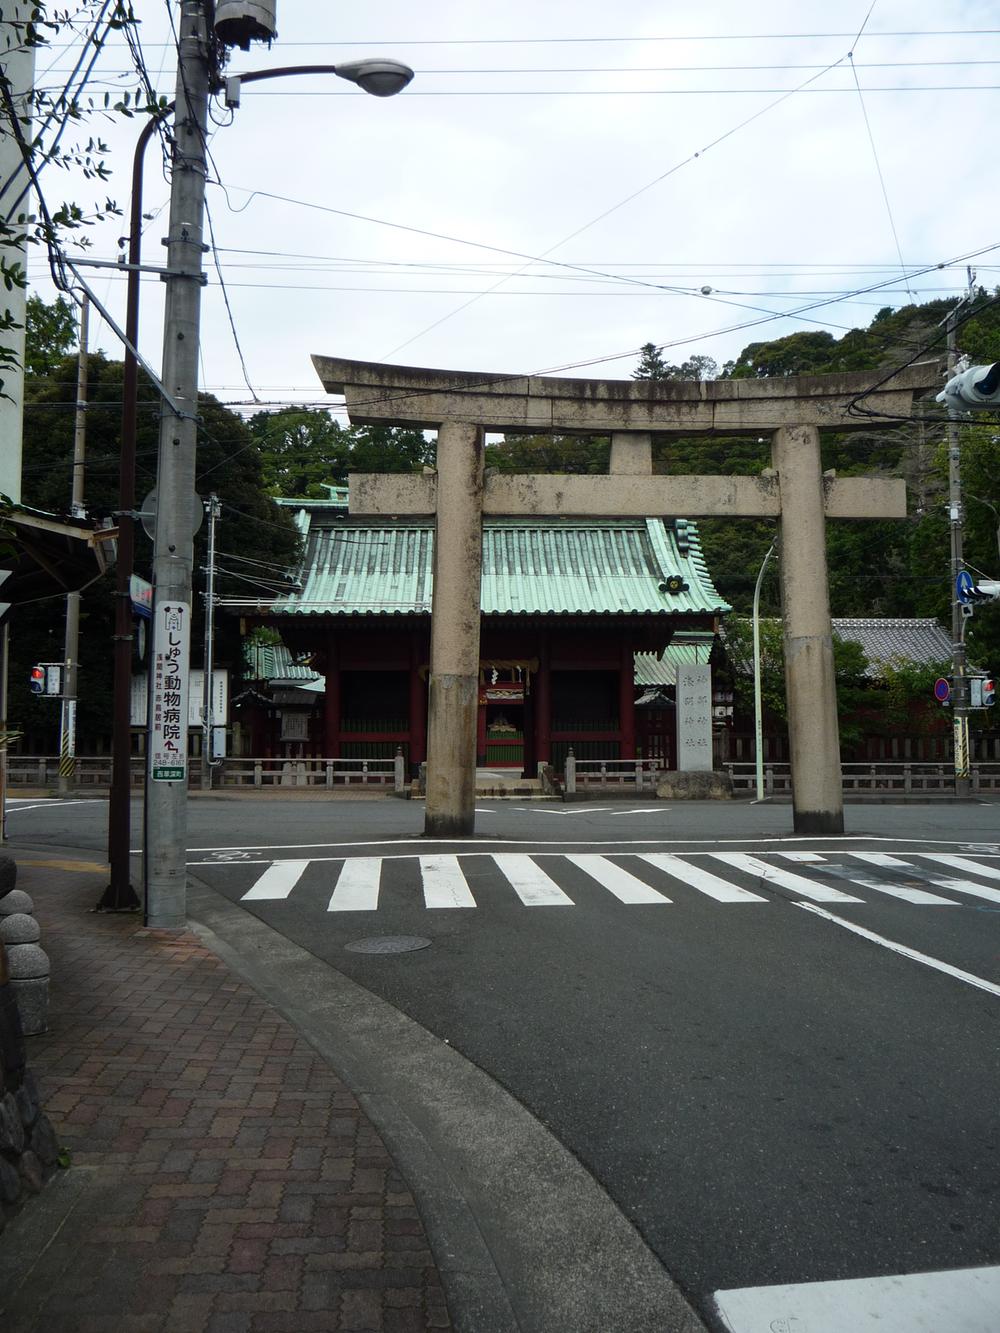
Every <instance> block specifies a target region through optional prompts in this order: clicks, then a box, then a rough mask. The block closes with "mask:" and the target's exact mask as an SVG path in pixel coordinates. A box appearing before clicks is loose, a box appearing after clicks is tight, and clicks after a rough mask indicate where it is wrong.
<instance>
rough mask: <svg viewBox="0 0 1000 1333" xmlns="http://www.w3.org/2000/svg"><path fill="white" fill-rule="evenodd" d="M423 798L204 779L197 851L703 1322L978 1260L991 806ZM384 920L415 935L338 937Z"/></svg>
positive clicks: (89, 824) (988, 1183) (991, 1146)
mask: <svg viewBox="0 0 1000 1333" xmlns="http://www.w3.org/2000/svg"><path fill="white" fill-rule="evenodd" d="M103 810H104V807H103V803H100V804H99V803H94V802H87V803H82V804H80V805H68V804H66V803H62V804H61V805H60V806H58V807H51V806H46V805H37V806H34V807H33V806H32V805H31V803H29V802H26V803H24V804H23V805H20V806H19V805H17V804H15V806H14V807H13V808H12V810H11V813H10V817H9V820H8V834H9V836H10V839H11V843H12V846H13V849H14V851H15V853H16V851H17V849H18V847H19V846H23V847H25V848H27V847H32V848H35V849H37V848H39V847H45V846H48V847H51V848H56V847H72V848H86V847H94V848H95V849H96V848H100V847H102V846H103V823H102V820H103ZM422 816H423V811H422V807H421V806H419V805H418V804H415V803H407V802H397V801H393V800H381V801H373V802H351V803H347V802H341V801H338V802H335V803H327V802H313V801H280V800H277V799H267V798H263V799H249V800H240V801H227V800H225V799H223V798H203V799H201V800H196V801H193V802H192V803H191V807H190V838H189V861H190V865H191V873H192V875H195V876H197V877H198V879H199V880H201V881H202V882H204V883H206V884H208V885H209V886H210V887H211V888H213V889H215V890H217V891H218V892H219V893H221V894H223V895H225V897H226V898H227V899H228V900H229V901H231V902H232V903H234V904H239V906H240V907H241V908H242V909H243V910H245V911H248V912H251V913H253V914H254V915H255V916H257V917H258V918H259V919H260V920H262V921H264V922H266V923H267V924H268V925H269V926H271V927H273V928H274V929H275V930H277V931H279V932H281V933H282V934H283V935H284V936H286V937H287V938H288V939H290V940H292V941H294V942H296V943H297V944H299V945H301V946H302V947H303V948H304V949H307V950H309V951H310V952H311V953H312V954H313V955H315V956H316V957H318V958H320V959H322V960H324V961H326V962H328V963H330V964H331V965H332V966H334V967H336V968H337V969H338V970H339V971H340V972H342V973H344V974H346V975H347V976H348V977H350V978H352V979H353V980H355V981H356V982H359V983H360V984H361V985H362V986H364V987H365V988H367V989H368V990H370V991H372V992H373V993H375V994H376V995H378V996H380V997H382V998H383V999H385V1000H387V1001H389V1002H390V1003H391V1004H393V1005H395V1006H397V1007H398V1008H399V1009H400V1010H402V1011H403V1012H404V1013H405V1014H407V1015H409V1016H410V1017H412V1018H413V1019H415V1020H416V1021H417V1022H418V1023H420V1024H421V1025H422V1026H423V1027H424V1028H426V1029H427V1030H429V1031H430V1032H431V1033H433V1034H435V1035H436V1036H437V1037H438V1038H440V1039H442V1040H447V1042H448V1043H449V1044H450V1045H451V1046H452V1047H453V1048H455V1049H456V1050H458V1051H459V1052H461V1053H462V1054H463V1055H464V1056H466V1057H467V1058H468V1059H469V1060H471V1061H472V1062H474V1064H475V1065H477V1066H479V1067H480V1068H482V1069H484V1070H486V1071H487V1072H488V1073H489V1074H491V1075H492V1076H493V1078H495V1079H496V1080H497V1081H498V1082H499V1083H500V1084H502V1085H503V1086H504V1087H505V1088H507V1089H508V1090H509V1091H510V1092H511V1093H513V1095H514V1096H515V1097H516V1098H517V1099H518V1100H519V1101H520V1102H521V1103H522V1104H523V1105H524V1106H526V1107H527V1108H528V1109H529V1110H530V1111H531V1112H532V1113H533V1114H534V1115H535V1116H536V1117H537V1118H538V1120H539V1121H540V1122H541V1123H542V1124H543V1125H545V1126H547V1127H548V1128H549V1129H550V1130H551V1131H552V1132H553V1133H554V1134H555V1135H556V1136H557V1137H558V1139H559V1140H560V1141H561V1142H562V1143H563V1144H564V1145H566V1147H568V1148H569V1149H570V1151H571V1152H572V1153H573V1154H575V1155H576V1156H577V1157H578V1158H579V1159H580V1161H582V1162H583V1163H584V1164H585V1165H586V1166H587V1168H589V1170H590V1171H591V1172H592V1173H593V1175H594V1176H595V1177H596V1178H597V1180H599V1181H600V1182H601V1183H602V1184H603V1185H604V1186H605V1188H606V1189H607V1190H608V1192H609V1193H610V1195H611V1196H612V1198H613V1199H614V1200H615V1201H616V1202H617V1203H618V1205H619V1206H620V1208H621V1209H622V1210H623V1211H624V1213H625V1214H626V1215H627V1216H628V1217H629V1218H630V1219H631V1220H632V1221H633V1222H634V1224H635V1225H636V1226H637V1227H638V1229H639V1230H640V1232H641V1234H642V1235H643V1237H644V1238H645V1239H646V1241H647V1243H648V1244H649V1246H650V1247H651V1248H652V1249H653V1251H654V1252H655V1253H656V1254H657V1255H658V1256H659V1257H660V1258H661V1260H662V1261H663V1263H664V1265H665V1266H666V1268H667V1269H668V1271H669V1272H670V1273H671V1274H672V1275H673V1276H674V1278H675V1279H676V1280H677V1281H678V1283H679V1284H680V1286H681V1288H682V1290H683V1291H684V1292H685V1293H686V1294H687V1296H688V1297H689V1299H690V1300H691V1301H692V1303H693V1304H694V1305H695V1307H696V1308H698V1309H699V1311H700V1312H701V1313H702V1314H703V1317H705V1318H706V1320H707V1321H708V1323H709V1324H710V1325H711V1326H713V1327H718V1328H723V1327H725V1325H724V1324H723V1323H722V1322H721V1320H720V1318H719V1315H718V1312H717V1310H716V1308H715V1306H714V1305H713V1301H712V1297H713V1293H717V1292H720V1291H728V1290H731V1289H734V1288H736V1289H739V1288H751V1287H753V1288H756V1287H763V1286H770V1285H774V1284H781V1285H790V1284H799V1283H816V1282H825V1281H838V1280H844V1279H855V1278H868V1277H872V1276H875V1275H890V1274H902V1273H914V1272H931V1271H934V1272H936V1271H939V1270H947V1269H967V1268H977V1267H983V1266H993V1265H998V1264H1000V1232H998V1229H997V1225H996V1206H997V1198H998V1193H1000V1160H998V1157H1000V1133H998V1129H997V1117H996V1107H997V1105H998V1104H1000V1059H998V1055H997V1040H996V1032H997V1019H998V1016H1000V806H997V805H995V804H993V805H950V804H949V805H935V806H929V805H912V806H899V807H895V806H884V805H880V806H850V807H848V811H847V824H848V835H849V836H848V837H846V838H844V839H815V838H810V839H803V838H792V837H791V836H790V834H789V831H788V830H789V828H790V824H791V817H790V811H789V808H788V807H787V806H771V805H768V806H752V805H749V804H743V803H733V804H726V805H724V806H720V805H687V806H685V805H676V806H673V807H667V808H664V807H662V806H661V807H656V806H655V805H652V806H649V805H646V806H643V805H641V804H638V803H637V804H636V805H626V804H622V803H617V804H614V805H607V806H601V807H597V808H592V807H587V806H573V805H570V806H562V805H557V804H548V803H546V804H536V805H527V806H523V807H518V806H516V805H514V804H513V803H499V802H489V801H487V802H483V804H482V807H481V813H480V815H479V816H478V819H477V825H478V830H479V832H478V836H477V838H476V839H475V840H474V841H463V842H460V843H452V844H438V843H430V842H427V841H425V840H424V839H423V838H422V837H421V836H420V828H421V825H422ZM647 858H651V859H647ZM671 858H676V859H671ZM941 858H949V859H947V860H943V859H941ZM858 932H862V933H858ZM386 937H415V938H418V939H420V940H425V941H429V942H430V943H429V945H428V946H427V947H423V948H418V949H415V950H412V951H407V952H401V953H374V954H373V953H364V952H355V951H353V950H352V949H351V948H349V947H348V946H351V945H354V944H357V943H358V942H359V941H365V940H369V939H372V938H375V939H378V940H384V939H385V938H386ZM998 1317H1000V1316H998ZM906 1326H907V1325H905V1324H903V1325H900V1327H906ZM914 1326H916V1325H914ZM733 1327H735V1325H733ZM746 1327H747V1328H749V1327H750V1324H749V1323H748V1324H747V1325H746ZM760 1327H762V1328H765V1329H766V1328H768V1327H774V1325H773V1324H770V1325H769V1324H768V1323H764V1324H761V1325H760ZM788 1327H789V1328H794V1327H797V1325H795V1324H794V1323H791V1324H788ZM824 1327H825V1326H824ZM955 1327H956V1328H958V1327H963V1328H964V1327H965V1325H958V1324H956V1325H955ZM968 1327H970V1328H971V1327H973V1325H968ZM977 1327H978V1326H977ZM940 1333H947V1331H946V1330H945V1329H944V1328H941V1329H940Z"/></svg>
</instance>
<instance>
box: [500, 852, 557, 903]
mask: <svg viewBox="0 0 1000 1333" xmlns="http://www.w3.org/2000/svg"><path fill="white" fill-rule="evenodd" d="M493 859H494V861H495V862H496V863H497V867H498V869H499V870H500V871H501V873H502V874H503V875H504V877H505V878H506V879H507V881H508V882H509V884H510V886H511V888H512V889H513V890H514V892H515V893H516V894H517V896H518V897H519V898H520V899H521V902H522V903H524V905H525V907H572V906H573V899H572V898H567V897H566V895H565V893H563V891H562V889H561V888H560V887H559V885H558V884H557V883H556V882H555V880H553V879H550V878H549V877H548V875H546V873H545V871H544V870H542V869H541V868H540V867H539V866H536V865H535V863H534V861H532V859H531V857H530V856H525V855H524V854H523V853H521V852H508V853H506V854H498V855H497V856H494V858H493Z"/></svg>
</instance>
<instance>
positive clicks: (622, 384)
mask: <svg viewBox="0 0 1000 1333" xmlns="http://www.w3.org/2000/svg"><path fill="white" fill-rule="evenodd" d="M313 364H314V365H315V367H316V370H317V373H318V374H319V377H320V380H321V381H322V383H323V387H324V388H325V389H326V391H327V392H328V393H336V394H343V395H344V396H345V398H346V400H347V410H348V414H349V416H350V419H351V422H352V423H353V424H355V425H397V426H413V427H418V428H431V429H436V430H437V432H438V445H437V471H436V474H432V475H424V476H417V475H413V474H399V475H384V476H383V475H379V476H369V475H362V474H354V475H352V476H351V478H350V512H351V513H352V514H382V515H427V514H434V515H435V516H436V531H435V545H434V590H433V601H432V618H431V669H430V689H429V704H428V723H427V805H426V813H425V822H424V831H425V833H427V834H431V835H433V836H437V837H467V836H470V835H471V834H473V833H474V832H475V779H476V708H477V703H478V673H479V623H480V575H481V568H482V520H483V515H484V514H497V515H500V514H503V515H546V516H551V515H557V516H558V515H565V516H567V517H569V516H573V517H594V518H596V517H608V516H616V517H624V516H634V517H643V518H644V517H646V516H647V515H650V514H656V515H659V516H662V517H670V518H775V519H778V520H780V525H781V528H780V531H781V547H780V549H781V600H782V612H783V622H784V647H785V688H786V694H787V703H788V731H789V745H790V757H791V769H792V802H793V812H794V813H793V822H794V829H795V832H796V833H805V834H810V833H812V834H821V835H822V834H837V833H843V831H844V808H843V790H842V778H841V770H840V738H839V734H838V727H837V702H836V689H835V680H834V665H833V636H832V627H831V624H830V600H829V589H828V579H827V565H826V520H827V519H828V518H855V519H880V518H904V517H905V516H906V487H905V483H904V482H903V481H902V480H898V479H895V478H880V477H871V476H865V477H841V478H838V477H835V476H834V475H832V474H824V473H823V471H822V468H821V464H820V445H819V432H820V429H831V430H838V431H847V430H859V429H866V428H867V429H870V419H868V418H866V416H865V415H863V414H860V413H859V414H851V413H850V412H849V410H848V409H849V408H850V406H851V405H852V404H853V403H855V402H856V401H857V400H858V399H859V398H862V397H863V398H864V405H865V407H866V408H867V409H868V410H869V411H871V412H873V413H874V414H876V419H877V420H879V422H880V426H889V425H892V424H894V423H893V421H892V418H896V419H897V423H896V424H902V422H903V421H904V420H906V419H907V418H909V416H910V414H911V410H912V406H913V396H914V394H915V393H917V392H918V391H921V390H928V389H932V388H937V387H939V385H940V380H941V374H940V366H939V363H938V362H936V361H934V362H924V363H919V364H917V365H913V366H910V367H908V368H906V369H904V370H901V371H899V372H898V373H897V374H896V375H894V376H893V377H892V378H890V379H887V380H886V381H885V382H883V383H881V384H879V385H878V386H877V387H875V388H872V387H871V376H870V375H868V374H863V373H862V374H846V375H815V376H799V377H792V376H788V377H786V378H781V379H738V380H709V381H675V380H581V379H558V378H550V377H542V376H519V375H497V374H477V373H475V372H470V371H447V370H424V369H419V368H416V367H408V366H390V365H381V364H379V363H376V362H368V361H345V360H339V359H336V358H332V357H323V356H314V357H313ZM486 431H512V432H520V433H524V434H542V433H558V434H578V435H610V436H611V463H610V473H609V475H607V476H552V475H547V476H513V475H487V476H484V469H483V440H484V434H485V432H486ZM654 432H655V433H659V434H671V435H676V436H691V435H697V434H703V435H755V436H760V435H765V434H770V435H771V460H772V467H771V468H768V469H766V470H765V471H764V472H763V473H762V474H761V475H759V476H753V477H742V476H678V477H666V476H653V473H652V448H651V435H652V433H654Z"/></svg>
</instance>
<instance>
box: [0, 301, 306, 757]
mask: <svg viewBox="0 0 1000 1333" xmlns="http://www.w3.org/2000/svg"><path fill="white" fill-rule="evenodd" d="M40 307H41V303H39V306H38V307H35V310H34V313H33V315H32V316H31V318H30V320H29V326H28V344H27V350H26V362H27V365H28V367H29V371H30V373H29V374H28V375H27V377H26V380H25V413H24V470H23V481H22V485H23V499H24V503H25V504H26V505H30V506H32V507H34V508H37V509H42V510H45V511H47V512H49V513H55V514H64V513H66V511H67V510H68V508H69V500H70V495H71V489H72V460H73V430H74V408H75V404H76V373H77V361H76V356H75V355H73V356H63V357H54V352H55V350H56V349H57V348H58V346H59V345H60V339H61V338H62V337H63V334H64V332H65V326H64V323H63V321H62V314H61V312H60V311H59V310H58V309H54V308H53V307H52V306H49V307H44V308H40ZM53 329H55V330H56V334H57V336H55V338H54V341H53V334H52V331H53ZM36 333H37V335H38V337H39V339H40V342H39V343H36V342H35V334H36ZM50 357H54V359H51V360H49V359H48V358H50ZM88 361H89V364H88V394H87V397H88V402H89V406H88V409H87V417H86V464H85V473H84V478H85V485H84V504H85V506H86V509H87V513H88V517H90V518H91V519H100V518H102V517H105V516H108V517H112V516H114V514H115V513H116V512H117V509H118V470H119V460H120V453H121V410H122V372H123V367H122V364H121V362H118V361H111V360H109V359H107V358H106V357H104V356H103V355H101V354H99V353H97V354H91V355H90V357H89V358H88ZM42 366H46V367H47V368H46V369H44V370H40V369H39V367H42ZM199 411H200V417H201V421H200V425H199V437H198V475H197V478H196V486H197V489H198V494H199V495H200V496H201V497H202V499H206V498H207V497H208V495H209V494H210V493H212V492H215V493H216V494H217V495H218V497H219V500H220V503H221V507H222V516H221V519H220V521H219V523H218V526H217V533H216V546H217V551H218V560H217V579H216V590H217V594H218V595H219V596H220V597H225V596H227V595H230V596H232V595H235V594H237V593H239V594H240V595H249V596H253V595H254V594H255V593H256V595H258V596H260V597H261V599H262V600H263V601H265V602H266V601H270V600H272V599H273V598H274V596H275V593H276V590H277V589H279V588H280V587H281V586H283V583H284V580H285V575H286V573H287V571H288V570H289V569H291V568H293V567H294V566H295V564H296V562H297V559H298V554H299V540H298V535H297V532H296V529H295V527H294V524H293V522H292V520H291V517H290V515H289V513H288V512H287V510H283V509H280V508H279V507H278V506H276V505H275V504H274V503H273V502H272V500H271V499H270V497H269V496H268V494H267V493H266V490H265V486H264V479H263V467H262V461H261V458H260V454H259V451H258V449H257V448H256V442H255V440H254V437H253V434H252V432H251V431H250V429H249V427H248V426H247V424H246V423H245V422H244V421H243V420H242V418H240V417H239V416H237V415H236V414H235V413H234V412H231V411H229V410H228V409H227V408H225V407H223V406H222V404H220V403H219V402H217V401H216V399H214V398H212V397H211V396H209V395H202V396H201V398H200V400H199ZM159 415H160V408H159V399H158V396H157V394H156V391H155V390H154V389H153V387H152V385H151V384H150V383H149V382H148V381H146V380H145V378H144V377H140V387H139V418H138V430H137V443H136V454H137V458H136V491H137V496H138V498H139V500H140V501H141V499H142V497H143V496H144V495H145V494H146V493H147V492H148V491H150V490H152V488H153V487H154V485H155V483H156V455H157V448H158V438H159ZM206 540H207V525H203V526H202V529H201V531H200V532H199V533H198V535H197V537H196V538H195V555H194V569H195V578H194V583H195V594H194V601H193V606H192V652H193V658H194V661H195V663H196V664H197V662H198V660H199V656H200V645H201V643H202V641H203V628H202V627H203V623H204V602H203V595H202V590H203V588H204V568H205V562H206V550H205V544H206ZM151 562H152V543H151V541H150V540H149V539H148V538H147V537H146V535H145V534H144V532H143V531H142V529H141V528H140V529H138V530H137V536H136V563H135V568H136V573H137V574H139V575H145V576H146V577H149V574H150V567H151ZM95 572H96V569H95ZM113 600H114V599H113V573H112V574H109V575H106V576H104V577H101V578H98V579H97V580H96V581H95V582H94V583H93V584H92V585H91V586H90V587H88V588H87V589H86V590H85V591H84V593H83V598H82V602H81V613H80V622H81V634H80V638H81V645H82V646H81V653H80V690H79V695H80V701H79V710H78V726H79V731H80V746H81V751H82V752H86V747H87V744H88V740H91V741H92V739H93V738H96V737H100V736H104V735H106V732H107V720H108V717H109V716H110V711H111V684H112V674H113V671H112V648H113V640H112V635H113V633H114V614H113ZM63 612H64V602H63V599H62V598H61V597H53V598H48V599H46V600H44V601H42V602H38V603H34V604H29V605H24V606H20V607H17V608H15V611H14V614H13V631H12V649H11V667H10V682H11V685H10V708H9V712H10V716H11V718H12V719H15V720H16V721H17V722H18V724H19V725H20V726H21V727H22V729H23V730H24V731H25V732H27V733H29V734H39V732H41V733H42V734H45V733H46V732H47V733H48V734H49V735H50V737H52V736H53V732H54V729H55V728H56V727H57V723H58V718H57V716H56V714H57V712H58V710H57V709H56V708H55V707H54V705H53V704H52V702H51V701H50V700H47V699H38V698H36V697H35V696H33V695H30V693H29V692H28V689H27V679H28V670H29V668H30V666H31V664H32V663H33V662H37V661H49V662H55V661H60V660H61V659H62V656H63V626H64V614H63ZM216 627H217V633H216V658H217V661H218V664H219V665H220V666H229V667H231V668H233V669H234V670H235V671H236V672H237V673H238V672H239V669H240V667H241V660H242V654H241V643H240V627H239V621H238V620H236V619H234V618H232V617H227V616H220V617H217V619H216ZM135 665H136V667H137V668H138V665H139V664H138V662H136V663H135ZM54 743H55V741H54V737H53V738H52V739H50V745H52V744H54Z"/></svg>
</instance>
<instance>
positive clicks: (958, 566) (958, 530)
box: [948, 270, 974, 798]
mask: <svg viewBox="0 0 1000 1333" xmlns="http://www.w3.org/2000/svg"><path fill="white" fill-rule="evenodd" d="M973 280H974V279H973V274H972V272H971V270H970V272H969V290H968V292H967V293H966V295H965V296H963V297H962V299H961V301H959V302H958V304H957V305H956V306H955V308H954V309H953V310H952V311H951V313H950V314H949V316H948V378H949V379H950V378H951V377H952V376H953V375H954V374H955V366H956V362H957V359H958V358H957V348H956V337H955V332H956V328H957V318H956V317H957V315H958V312H959V310H960V309H961V307H962V306H963V305H964V304H965V302H966V301H968V300H971V298H972V290H973ZM948 521H949V529H950V532H951V670H952V695H951V699H952V710H953V711H952V729H953V737H954V752H955V795H956V796H959V797H965V798H968V796H969V795H970V792H971V782H970V769H969V677H968V675H967V674H966V653H965V622H966V613H965V609H964V605H963V603H962V602H961V601H960V600H959V597H958V583H957V580H958V576H959V574H960V573H961V572H962V570H963V569H964V567H965V563H964V558H963V555H962V471H961V448H960V444H959V433H958V421H957V411H956V409H955V408H954V407H953V406H951V404H949V407H948Z"/></svg>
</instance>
